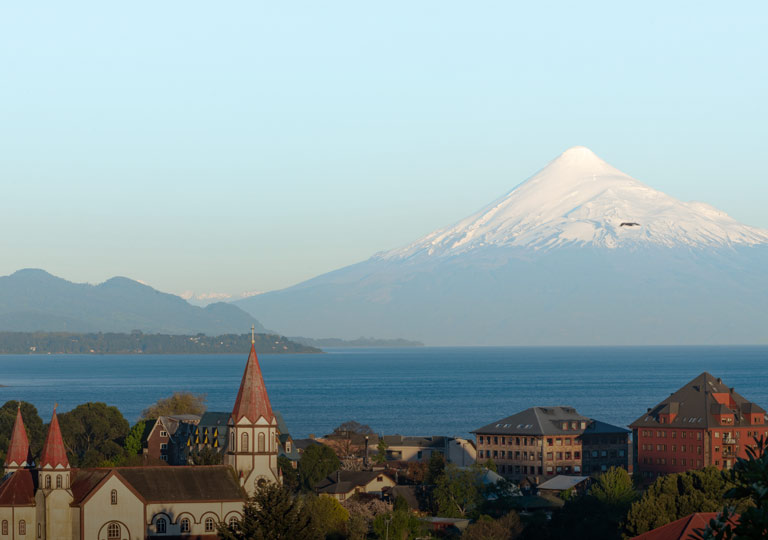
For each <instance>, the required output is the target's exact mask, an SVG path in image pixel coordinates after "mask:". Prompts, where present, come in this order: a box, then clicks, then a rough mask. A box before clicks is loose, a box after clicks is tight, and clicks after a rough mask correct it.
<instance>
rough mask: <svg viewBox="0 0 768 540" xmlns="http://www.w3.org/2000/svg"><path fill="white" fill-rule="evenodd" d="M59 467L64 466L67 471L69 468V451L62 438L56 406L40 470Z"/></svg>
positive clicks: (41, 458)
mask: <svg viewBox="0 0 768 540" xmlns="http://www.w3.org/2000/svg"><path fill="white" fill-rule="evenodd" d="M57 465H62V466H63V467H64V468H65V469H68V468H69V460H68V459H67V450H66V449H65V448H64V439H62V438H61V429H60V428H59V418H58V417H57V416H56V406H55V405H54V407H53V418H51V425H50V426H48V436H47V437H46V438H45V446H43V454H42V455H41V456H40V468H43V467H52V468H56V466H57Z"/></svg>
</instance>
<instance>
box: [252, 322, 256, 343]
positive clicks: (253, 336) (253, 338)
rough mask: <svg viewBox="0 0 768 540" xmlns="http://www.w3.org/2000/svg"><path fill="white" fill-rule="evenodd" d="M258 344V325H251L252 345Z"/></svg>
mask: <svg viewBox="0 0 768 540" xmlns="http://www.w3.org/2000/svg"><path fill="white" fill-rule="evenodd" d="M255 344H256V325H254V324H252V325H251V345H255Z"/></svg>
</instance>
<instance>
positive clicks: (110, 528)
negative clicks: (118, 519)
mask: <svg viewBox="0 0 768 540" xmlns="http://www.w3.org/2000/svg"><path fill="white" fill-rule="evenodd" d="M107 538H109V539H110V540H112V539H113V538H120V525H118V524H117V523H110V524H109V525H107Z"/></svg>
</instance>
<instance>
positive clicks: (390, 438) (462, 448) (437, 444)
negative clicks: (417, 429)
mask: <svg viewBox="0 0 768 540" xmlns="http://www.w3.org/2000/svg"><path fill="white" fill-rule="evenodd" d="M382 439H383V440H384V443H385V444H386V445H387V449H386V458H387V460H388V461H403V462H414V461H429V458H431V457H432V454H433V453H439V454H442V456H443V457H444V458H445V461H446V462H448V463H453V464H455V465H457V466H459V467H468V466H469V465H472V464H473V463H474V462H475V459H476V457H477V452H476V450H475V446H474V444H472V442H471V441H468V440H467V439H462V438H459V437H443V436H440V435H432V436H424V437H419V436H403V435H384V436H383V437H382Z"/></svg>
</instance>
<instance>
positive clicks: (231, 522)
mask: <svg viewBox="0 0 768 540" xmlns="http://www.w3.org/2000/svg"><path fill="white" fill-rule="evenodd" d="M238 525H240V520H239V519H237V516H232V517H231V518H229V526H230V527H232V528H233V529H235V530H237V527H238Z"/></svg>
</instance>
